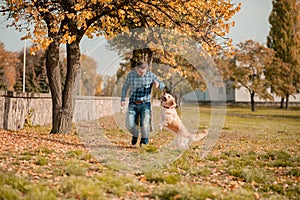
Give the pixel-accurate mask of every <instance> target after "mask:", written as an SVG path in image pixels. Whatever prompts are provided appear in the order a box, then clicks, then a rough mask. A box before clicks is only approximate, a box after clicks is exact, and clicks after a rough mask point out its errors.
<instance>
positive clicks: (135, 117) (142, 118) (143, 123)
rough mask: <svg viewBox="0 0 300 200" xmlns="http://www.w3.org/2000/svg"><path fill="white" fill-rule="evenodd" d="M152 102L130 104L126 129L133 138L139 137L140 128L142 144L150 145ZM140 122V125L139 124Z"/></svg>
mask: <svg viewBox="0 0 300 200" xmlns="http://www.w3.org/2000/svg"><path fill="white" fill-rule="evenodd" d="M150 114H151V105H150V102H146V103H141V104H135V103H129V105H128V111H127V116H126V128H127V129H128V131H129V132H130V133H131V134H132V136H133V137H136V138H138V137H139V130H138V126H140V129H141V143H144V144H147V143H148V134H149V130H150ZM138 122H139V123H140V124H138Z"/></svg>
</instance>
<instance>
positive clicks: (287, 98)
mask: <svg viewBox="0 0 300 200" xmlns="http://www.w3.org/2000/svg"><path fill="white" fill-rule="evenodd" d="M285 108H286V109H288V108H289V95H288V94H287V95H286V99H285Z"/></svg>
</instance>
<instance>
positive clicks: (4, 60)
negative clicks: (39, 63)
mask: <svg viewBox="0 0 300 200" xmlns="http://www.w3.org/2000/svg"><path fill="white" fill-rule="evenodd" d="M19 64H20V61H19V60H18V54H17V53H16V52H10V51H7V50H5V46H4V44H3V43H2V42H0V89H2V90H10V91H13V86H14V85H15V83H16V68H17V66H18V65H19Z"/></svg>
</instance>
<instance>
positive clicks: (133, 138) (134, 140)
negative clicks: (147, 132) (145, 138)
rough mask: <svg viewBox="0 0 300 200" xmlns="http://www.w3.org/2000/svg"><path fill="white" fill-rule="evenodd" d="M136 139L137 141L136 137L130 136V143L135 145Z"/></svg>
mask: <svg viewBox="0 0 300 200" xmlns="http://www.w3.org/2000/svg"><path fill="white" fill-rule="evenodd" d="M137 141H138V137H134V136H132V140H131V144H132V145H135V144H136V143H137Z"/></svg>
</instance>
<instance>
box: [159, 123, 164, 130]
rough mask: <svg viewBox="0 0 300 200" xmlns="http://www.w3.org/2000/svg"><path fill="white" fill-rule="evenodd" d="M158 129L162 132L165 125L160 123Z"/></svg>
mask: <svg viewBox="0 0 300 200" xmlns="http://www.w3.org/2000/svg"><path fill="white" fill-rule="evenodd" d="M158 127H159V129H160V130H161V131H162V130H163V128H164V124H163V123H159V124H158Z"/></svg>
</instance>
